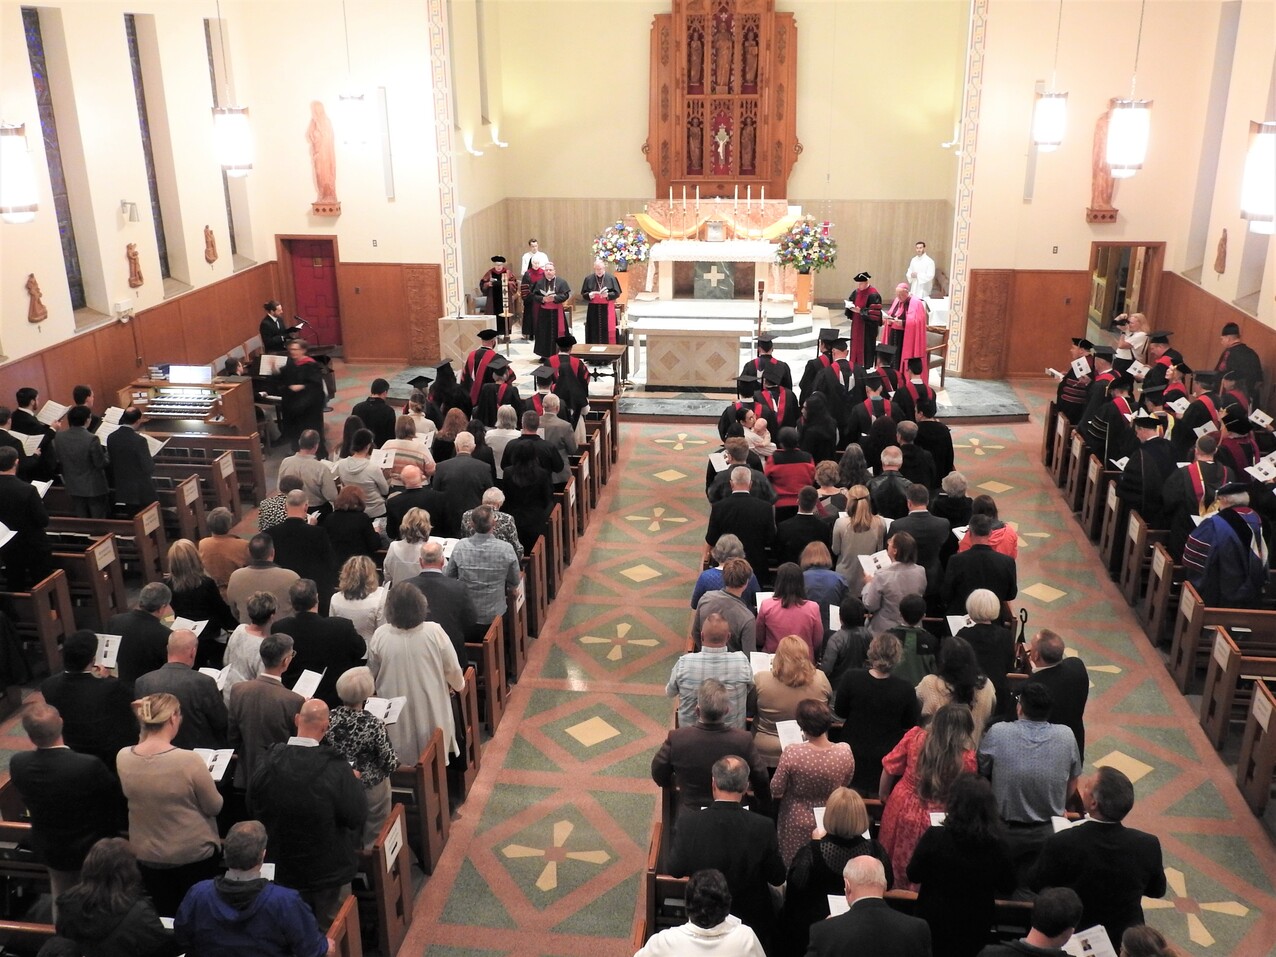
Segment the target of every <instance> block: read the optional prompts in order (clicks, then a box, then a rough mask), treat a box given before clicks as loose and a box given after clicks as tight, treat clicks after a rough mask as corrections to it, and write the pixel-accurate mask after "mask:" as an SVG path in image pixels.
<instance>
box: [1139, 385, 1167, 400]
mask: <svg viewBox="0 0 1276 957" xmlns="http://www.w3.org/2000/svg"><path fill="white" fill-rule="evenodd" d="M1164 395H1165V386H1163V385H1154V386H1144V387H1143V398H1145V399H1155V400H1157V401H1160V400H1161V398H1162V397H1163V396H1164Z"/></svg>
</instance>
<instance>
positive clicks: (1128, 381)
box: [1108, 375, 1134, 392]
mask: <svg viewBox="0 0 1276 957" xmlns="http://www.w3.org/2000/svg"><path fill="white" fill-rule="evenodd" d="M1113 389H1125V390H1126V391H1127V392H1129V391H1132V390H1133V389H1134V377H1133V376H1128V375H1119V376H1117V377H1116V378H1115V379H1113V380H1112V381H1111V382H1110V383H1108V391H1109V392H1111V391H1112V390H1113Z"/></svg>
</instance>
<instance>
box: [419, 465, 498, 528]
mask: <svg viewBox="0 0 1276 957" xmlns="http://www.w3.org/2000/svg"><path fill="white" fill-rule="evenodd" d="M495 484H496V473H495V472H494V471H493V470H492V467H491V466H490V465H488V464H487V463H486V462H481V461H479V460H478V459H476V458H475V457H474V456H472V455H457V456H454V457H452V458H450V459H448V460H447V461H446V462H440V463H439V464H438V467H437V468H435V470H434V478H433V479H432V480H431V481H430V485H431V486H432V487H433V488H435V489H437V490H438V491H440V492H442V493H443V494H444V495H446V496H447V507H448V510H449V511H450V512H451V513H452V514H453V515H456V516H457V523H458V524H459V522H460V516H461V515H464V514H465V513H466V512H468V511H469V510H470V509H472V508H476V507H478V506H479V505H482V504H483V493H484V492H486V491H487V490H488V489H489V488H491V487H492V486H493V485H495Z"/></svg>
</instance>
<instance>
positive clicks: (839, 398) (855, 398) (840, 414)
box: [811, 336, 867, 448]
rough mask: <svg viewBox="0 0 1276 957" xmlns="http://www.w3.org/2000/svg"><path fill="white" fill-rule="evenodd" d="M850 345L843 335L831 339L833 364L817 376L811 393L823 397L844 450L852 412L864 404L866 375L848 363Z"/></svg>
mask: <svg viewBox="0 0 1276 957" xmlns="http://www.w3.org/2000/svg"><path fill="white" fill-rule="evenodd" d="M849 345H850V341H849V340H848V339H847V338H846V337H845V336H843V337H842V338H839V339H834V340H833V342H832V344H831V346H830V349H831V353H832V359H833V362H832V365H830V366H829V367H828V368H827V369H825V370H824V371H823V372H821V373H820V374H819V375H818V376H817V377H816V379H815V385H814V386H813V387H812V390H811V391H812V392H813V393H816V394H819V395H822V396H824V400H825V402H826V404H827V405H828V410H829V414H830V415H832V416H833V421H835V422H836V423H837V433H838V436H839V446H838V447H839V448H845V447H846V443H847V436H848V435H849V434H850V425H851V409H852V408H854V406H855V404H856V403H857V402H862V401H864V386H863V380H864V377H865V375H866V374H867V373H866V372H865V371H864V368H863V367H862V366H854V365H852V364H851V360H850V357H849V355H848V347H849Z"/></svg>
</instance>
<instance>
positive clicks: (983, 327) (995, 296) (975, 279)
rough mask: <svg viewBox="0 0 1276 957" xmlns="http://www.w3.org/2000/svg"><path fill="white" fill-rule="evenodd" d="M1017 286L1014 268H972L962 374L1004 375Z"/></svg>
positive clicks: (998, 377)
mask: <svg viewBox="0 0 1276 957" xmlns="http://www.w3.org/2000/svg"><path fill="white" fill-rule="evenodd" d="M1014 289H1015V271H1014V270H1013V269H972V270H971V271H970V291H969V292H968V293H967V298H966V319H965V327H964V329H965V332H964V333H963V345H962V350H961V373H960V374H961V376H962V378H965V379H1000V378H1002V376H1004V375H1005V368H1006V351H1007V350H1006V346H1007V341H1008V340H1007V332H1008V328H1009V324H1010V322H1011V321H1012V319H1013V316H1012V314H1011V306H1012V303H1013V301H1014ZM882 298H883V299H885V298H886V297H885V296H883V297H882Z"/></svg>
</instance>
